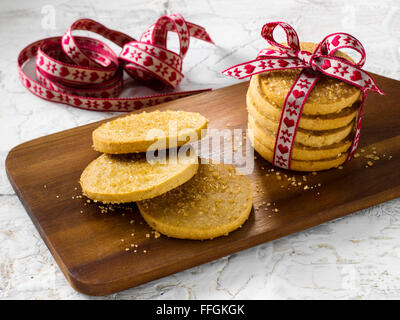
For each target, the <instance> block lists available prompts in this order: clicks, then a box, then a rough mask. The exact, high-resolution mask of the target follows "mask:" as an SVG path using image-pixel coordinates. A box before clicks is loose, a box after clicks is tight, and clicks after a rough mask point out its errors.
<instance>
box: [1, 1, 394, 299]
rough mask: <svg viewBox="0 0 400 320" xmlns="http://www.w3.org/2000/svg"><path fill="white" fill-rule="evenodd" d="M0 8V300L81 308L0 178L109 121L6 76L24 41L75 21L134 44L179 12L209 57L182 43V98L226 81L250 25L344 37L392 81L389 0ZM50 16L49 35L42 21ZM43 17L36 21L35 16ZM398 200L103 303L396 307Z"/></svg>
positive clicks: (244, 49)
mask: <svg viewBox="0 0 400 320" xmlns="http://www.w3.org/2000/svg"><path fill="white" fill-rule="evenodd" d="M49 3H50V1H22V0H13V1H1V2H0V39H1V41H0V55H1V59H0V97H1V107H0V137H1V140H0V166H1V169H0V299H47V298H50V299H90V297H88V296H85V295H82V294H79V293H77V292H75V291H74V290H73V289H72V288H71V287H70V286H69V284H68V282H67V281H66V280H65V278H64V276H63V275H62V273H61V271H60V270H59V269H58V267H57V265H56V263H55V261H54V259H53V257H52V256H51V254H50V252H49V251H48V249H47V248H46V246H45V244H44V242H43V241H42V239H41V238H40V236H39V234H38V232H37V231H36V229H35V227H34V226H33V224H32V222H31V220H30V219H29V217H28V215H27V213H26V212H25V210H24V208H23V207H22V205H21V203H20V201H19V200H18V198H17V196H16V195H15V193H14V192H13V190H12V188H11V186H10V184H9V182H8V180H7V177H6V174H5V170H4V160H5V157H6V155H7V152H8V151H9V150H10V149H11V148H12V147H13V146H15V145H17V144H19V143H21V142H24V141H27V140H30V139H33V138H36V137H39V136H43V135H46V134H49V133H53V132H57V131H61V130H64V129H68V128H72V127H76V126H79V125H83V124H86V123H90V122H93V121H96V120H100V119H103V118H106V117H110V116H112V114H110V113H96V112H89V111H83V110H77V109H74V108H70V107H67V106H64V105H60V104H54V103H49V102H46V101H43V100H40V99H38V98H36V97H34V96H33V95H31V94H29V93H28V92H27V91H26V90H25V89H24V88H23V87H22V85H21V84H20V83H19V80H18V78H17V69H16V57H17V54H18V52H19V51H20V50H21V49H22V48H23V47H24V46H25V45H27V44H28V43H30V42H32V41H34V40H37V39H40V38H44V37H48V36H52V35H61V34H62V33H63V32H64V30H65V29H66V28H67V26H69V24H70V23H71V22H73V21H74V20H75V19H77V18H82V17H89V18H93V19H96V20H98V21H100V22H102V23H104V24H105V25H107V26H108V27H110V28H114V29H118V30H121V31H124V32H126V33H129V34H131V35H132V36H136V37H138V36H139V35H140V34H141V32H143V31H144V30H145V29H146V28H147V27H148V26H149V23H150V22H153V21H155V20H156V18H157V17H159V16H160V15H162V14H165V13H173V12H180V13H182V14H183V16H184V17H185V18H186V19H187V20H189V21H192V22H194V23H197V24H200V25H202V26H205V27H206V28H207V30H208V31H209V33H210V34H211V37H212V38H213V40H214V41H215V42H216V43H217V46H216V47H213V46H210V45H208V44H205V43H202V42H200V41H195V40H194V41H192V43H191V47H190V49H189V52H188V55H187V58H186V59H185V61H184V70H183V71H184V74H185V78H184V80H183V82H182V84H181V89H194V88H208V87H212V88H219V87H223V86H227V85H230V84H233V83H235V82H236V81H235V80H233V79H229V78H226V77H224V76H222V75H221V74H220V71H221V70H223V69H225V68H226V67H228V66H231V65H232V64H234V63H237V62H240V61H244V60H246V59H250V58H252V57H254V56H255V55H256V53H257V52H258V50H260V49H261V48H263V47H264V45H265V42H264V41H263V40H262V39H261V38H260V36H259V34H260V29H261V26H262V25H263V24H264V23H265V22H267V21H272V20H282V21H286V22H288V23H290V24H292V25H293V26H294V27H295V28H296V30H297V31H298V33H299V35H300V37H301V39H302V40H308V41H319V40H321V39H322V38H323V37H324V36H325V35H326V34H328V33H332V32H337V31H345V32H348V33H351V34H353V35H355V36H356V37H357V38H359V39H360V40H361V42H362V43H363V44H364V46H365V47H366V50H367V63H366V66H365V68H366V69H367V70H369V71H373V72H376V73H379V74H382V75H386V76H388V77H392V78H395V79H400V46H399V44H400V1H398V0H392V1H374V0H368V1H366V0H362V1H361V0H359V1H345V0H341V1H323V0H298V1H295V0H290V1H289V0H279V1H232V0H230V1H228V0H223V1H222V0H209V1H188V0H187V1H185V0H176V1H172V0H171V1H161V0H160V1H158V0H156V1H147V0H142V1H137V0H135V1H133V0H124V1H105V0H92V1H89V0H77V1H65V0H64V1H62V0H58V1H52V2H51V7H50V8H49V7H46V5H48V4H49ZM53 9H54V12H55V20H54V22H55V25H51V23H50V24H48V23H46V22H48V21H49V20H46V19H45V16H46V14H45V13H46V12H49V10H50V11H52V10H53ZM42 12H43V13H42ZM399 244H400V200H399V199H397V200H393V201H390V202H387V203H384V204H381V205H378V206H376V207H373V208H369V209H367V210H363V211H360V212H357V213H354V214H352V215H349V216H347V217H345V218H342V219H339V220H335V221H332V222H329V223H325V224H323V225H320V226H318V227H315V228H312V229H309V230H306V231H303V232H299V233H297V234H294V235H291V236H288V237H285V238H282V239H279V240H276V241H272V242H269V243H265V244H263V245H260V246H257V247H254V248H252V249H249V250H245V251H243V252H240V253H238V254H234V255H231V256H229V257H225V258H223V259H220V260H217V261H214V262H212V263H208V264H205V265H202V266H199V267H196V268H192V269H190V270H187V271H184V272H181V273H178V274H175V275H172V276H169V277H166V278H163V279H159V280H156V281H153V282H150V283H147V284H144V285H142V286H140V287H137V288H133V289H130V290H126V291H124V292H120V293H117V294H114V295H110V296H107V297H105V298H106V299H161V298H166V299H173V298H175V299H206V298H209V299H217V298H221V299H239V298H244V299H265V298H270V299H317V298H322V299H371V298H377V299H396V298H397V299H398V298H400V247H399Z"/></svg>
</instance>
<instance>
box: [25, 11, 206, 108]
mask: <svg viewBox="0 0 400 320" xmlns="http://www.w3.org/2000/svg"><path fill="white" fill-rule="evenodd" d="M74 30H87V31H91V32H94V33H97V34H99V35H101V36H103V37H104V38H106V39H108V40H110V41H111V42H113V43H115V44H116V45H118V46H119V47H121V48H122V50H121V53H120V55H119V56H117V55H116V54H115V52H114V51H113V50H112V49H111V48H110V47H109V46H108V45H106V44H105V43H104V42H101V41H99V40H97V39H94V38H88V37H83V36H73V35H72V31H74ZM168 31H172V32H176V33H177V35H178V39H179V45H180V51H179V53H176V52H173V51H171V50H168V49H167V33H168ZM191 37H194V38H197V39H200V40H203V41H206V42H209V43H212V44H213V42H212V40H211V38H210V36H209V35H208V33H207V32H206V31H205V29H204V28H203V27H200V26H198V25H196V24H193V23H191V22H187V21H185V19H184V18H183V17H182V16H181V15H180V14H170V15H166V16H162V17H160V18H159V19H158V20H157V21H156V22H155V23H154V24H153V25H151V26H150V28H149V29H148V30H147V31H146V32H145V33H144V34H143V35H142V36H141V38H140V40H139V41H136V40H135V39H133V38H131V37H130V36H128V35H126V34H124V33H121V32H119V31H115V30H111V29H108V28H106V27H105V26H103V25H102V24H100V23H98V22H96V21H93V20H90V19H80V20H77V21H75V22H74V23H73V24H72V25H71V26H70V27H69V28H68V30H67V31H66V32H65V34H64V35H63V36H62V37H53V38H47V39H43V40H39V41H36V42H34V43H32V44H30V45H28V46H27V47H25V48H24V49H23V50H22V51H21V52H20V54H19V56H18V70H19V76H20V80H21V82H22V84H23V85H24V86H25V87H26V88H27V89H28V90H29V91H30V92H32V93H33V94H35V95H36V96H39V97H40V98H42V99H45V100H50V101H54V102H59V103H64V104H68V105H70V106H73V107H77V108H81V109H86V110H96V111H132V110H137V109H140V108H142V107H145V106H152V105H156V104H159V103H162V102H166V101H170V100H174V99H179V98H181V97H185V96H189V95H193V94H197V93H200V92H203V91H208V90H210V89H205V90H195V91H184V92H169V93H163V94H157V95H152V96H145V97H127V98H125V97H120V98H118V96H119V94H120V92H121V90H122V88H123V72H124V71H125V72H126V73H128V74H129V75H130V76H131V77H132V78H133V79H134V80H135V81H136V83H138V84H141V85H144V86H147V87H151V88H153V89H155V90H167V91H168V89H175V88H176V86H177V85H178V84H179V83H180V81H181V80H182V78H183V74H182V61H183V58H184V57H185V54H186V52H187V50H188V48H189V42H190V38H191ZM33 57H36V78H37V80H34V79H32V78H31V77H29V76H28V75H27V74H26V73H25V71H24V68H23V67H24V64H25V63H26V62H27V61H28V60H30V59H31V58H33ZM169 91H171V90H169Z"/></svg>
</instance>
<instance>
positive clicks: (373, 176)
mask: <svg viewBox="0 0 400 320" xmlns="http://www.w3.org/2000/svg"><path fill="white" fill-rule="evenodd" d="M374 77H375V79H376V81H377V83H378V85H380V87H381V88H382V89H383V90H384V91H385V93H386V96H384V97H382V96H378V95H376V94H369V95H368V99H367V103H366V114H365V118H364V121H363V128H362V134H361V141H360V147H359V150H361V149H363V150H365V152H364V153H360V154H361V156H360V157H358V158H356V159H353V160H352V161H351V162H350V163H348V164H346V165H344V167H343V169H341V170H340V169H333V170H328V171H324V172H320V173H318V174H317V175H312V174H304V173H293V172H285V171H283V170H279V171H280V173H281V175H282V176H283V177H284V175H285V174H286V175H287V178H283V179H282V180H278V179H277V178H276V175H275V172H271V168H272V166H271V165H270V164H269V163H268V162H267V161H265V160H263V159H262V158H261V157H260V156H257V154H256V160H255V168H254V171H253V173H252V174H251V175H249V177H250V179H251V181H252V184H253V187H254V208H255V210H253V211H252V213H251V215H250V218H249V220H248V221H247V222H246V223H245V224H244V225H243V227H242V228H240V229H239V230H237V231H235V232H233V233H231V234H229V235H228V236H225V237H221V238H217V239H214V240H208V241H190V240H178V239H172V238H167V237H165V236H161V237H159V238H157V239H156V238H155V237H154V235H153V234H152V233H151V229H150V228H149V227H148V226H147V225H146V223H145V222H144V221H143V219H142V218H141V217H140V214H139V213H138V210H137V208H136V205H135V204H132V205H130V206H129V207H128V208H127V209H116V210H115V211H114V212H108V213H102V212H101V209H99V203H93V202H91V203H88V202H87V199H86V198H84V197H83V198H79V197H78V198H76V196H77V195H79V194H80V192H81V190H80V187H79V184H78V179H79V176H80V174H81V172H82V170H83V169H84V168H85V167H86V166H87V164H88V163H89V162H90V161H92V160H93V159H95V158H96V157H97V156H98V155H99V154H98V153H97V152H95V151H94V150H93V149H92V147H91V145H92V141H91V133H92V131H93V130H94V129H95V128H96V127H97V126H99V124H100V123H101V122H96V123H92V124H89V125H85V126H81V127H78V128H74V129H70V130H66V131H63V132H59V133H56V134H52V135H48V136H45V137H42V138H38V139H35V140H32V141H29V142H26V143H23V144H21V145H19V146H17V147H15V148H13V149H12V150H11V151H10V153H9V154H8V157H7V160H6V170H7V174H8V177H9V179H10V181H11V184H12V185H13V188H14V189H15V191H16V193H17V194H18V196H19V198H20V200H21V202H22V203H23V205H24V206H25V208H26V210H27V212H28V214H29V216H30V217H31V219H32V221H33V223H34V224H35V226H36V228H37V229H38V230H39V232H40V234H41V236H42V238H43V240H44V241H45V243H46V245H47V246H48V248H49V250H50V251H51V253H52V254H53V256H54V258H55V260H56V261H57V263H58V265H59V267H60V268H61V270H62V271H63V273H64V274H65V276H66V278H67V279H68V281H69V282H70V283H71V286H72V287H73V288H75V289H76V290H77V291H79V292H82V293H85V294H88V295H106V294H110V293H114V292H117V291H120V290H123V289H127V288H130V287H133V286H137V285H139V284H142V283H145V282H148V281H151V280H154V279H157V278H160V277H163V276H166V275H169V274H172V273H175V272H178V271H181V270H184V269H187V268H190V267H193V266H196V265H199V264H202V263H205V262H208V261H212V260H214V259H218V258H220V257H223V256H226V255H229V254H232V253H234V252H237V251H240V250H244V249H247V248H249V247H252V246H255V245H257V244H261V243H263V242H265V241H270V240H273V239H276V238H279V237H283V236H286V235H288V234H290V233H293V232H298V231H301V230H304V229H306V228H310V227H312V226H315V225H318V224H321V223H323V222H326V221H329V220H332V219H335V218H339V217H342V216H344V215H347V214H349V213H352V212H355V211H358V210H361V209H363V208H366V207H369V206H373V205H376V204H378V203H381V202H384V201H388V200H390V199H393V198H396V197H399V196H400V170H399V165H400V162H399V159H400V124H399V119H400V105H399V104H400V103H399V101H400V82H399V81H396V80H392V79H388V78H384V77H381V76H376V75H374ZM246 90H247V82H245V83H240V84H238V85H234V86H231V87H226V88H222V89H219V90H215V91H212V92H207V93H203V94H199V95H196V96H191V97H187V98H183V99H180V100H177V101H172V102H168V103H165V104H162V105H158V106H155V107H151V108H147V109H146V111H151V110H156V109H160V110H163V109H171V110H186V111H197V112H200V113H201V114H203V115H204V116H205V117H207V118H208V119H210V125H209V127H210V128H219V129H223V128H226V126H227V124H229V128H231V129H232V128H242V129H245V128H246V126H247V113H246V108H245V94H246ZM138 112H141V111H138ZM122 116H123V115H122ZM102 122H104V121H102ZM373 152H375V155H376V156H379V160H378V161H375V160H374V161H373V163H374V164H373V165H372V166H368V165H367V162H368V161H370V160H369V159H367V158H366V157H365V155H367V154H373ZM366 166H367V168H366ZM275 170H276V169H275ZM303 176H305V177H306V179H307V181H303ZM293 177H295V178H296V180H297V181H303V183H302V185H301V186H296V187H294V186H291V181H288V180H287V179H288V178H291V179H293ZM305 185H307V186H310V187H313V189H311V188H309V189H307V190H304V186H305ZM267 203H271V206H270V207H267V205H266V204H267ZM275 208H277V209H278V210H279V211H278V212H274V211H273V209H275ZM132 234H133V235H132ZM148 235H150V237H148ZM135 245H137V246H135ZM126 248H130V250H129V251H126ZM135 250H136V252H135ZM243 272H246V271H245V270H244V271H243Z"/></svg>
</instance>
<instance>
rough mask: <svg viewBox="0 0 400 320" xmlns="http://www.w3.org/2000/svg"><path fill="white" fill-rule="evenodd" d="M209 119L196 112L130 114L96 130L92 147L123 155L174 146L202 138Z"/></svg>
mask: <svg viewBox="0 0 400 320" xmlns="http://www.w3.org/2000/svg"><path fill="white" fill-rule="evenodd" d="M207 123H208V120H207V119H206V118H205V117H203V116H202V115H201V114H200V113H197V112H186V111H158V110H157V111H153V112H142V113H138V114H130V115H128V116H125V117H121V118H117V119H115V120H112V121H109V122H106V123H104V124H102V125H101V126H100V127H99V128H97V129H96V130H94V131H93V134H92V137H93V148H94V149H95V150H97V151H99V152H104V153H110V154H123V153H134V152H146V151H148V150H158V149H167V148H174V147H179V146H182V145H184V144H185V143H186V142H188V141H190V142H193V141H196V140H198V139H201V138H202V133H204V132H202V129H206V128H207Z"/></svg>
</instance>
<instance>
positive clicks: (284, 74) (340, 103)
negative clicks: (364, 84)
mask: <svg viewBox="0 0 400 320" xmlns="http://www.w3.org/2000/svg"><path fill="white" fill-rule="evenodd" d="M316 46H317V44H314V43H311V42H302V43H301V44H300V47H301V49H302V50H305V51H309V52H313V51H314V49H315V48H316ZM335 56H338V57H343V58H345V59H347V60H350V61H352V62H353V60H352V59H351V58H350V57H349V56H348V55H346V54H345V53H343V52H340V51H337V52H336V53H335ZM301 70H302V69H289V70H277V71H268V72H265V73H262V74H259V75H256V76H255V77H256V78H257V80H258V82H259V86H260V90H261V92H262V93H263V94H264V95H265V97H267V98H268V100H269V101H270V102H271V103H273V104H275V105H277V106H278V107H282V106H283V104H284V101H285V98H286V95H287V94H288V92H289V89H290V88H291V87H292V85H293V83H294V81H295V80H296V79H297V77H298V75H299V73H300V72H301ZM359 96H360V90H359V89H357V88H356V87H354V86H352V85H350V84H348V83H346V82H343V81H341V80H339V79H336V78H332V77H328V76H325V75H321V76H320V78H319V79H318V81H317V83H316V85H315V86H314V88H313V89H312V91H311V92H310V94H309V96H308V97H307V100H306V103H305V110H304V111H305V112H306V113H309V112H307V111H310V113H311V114H315V113H314V112H312V111H313V109H318V106H321V105H322V106H325V108H327V111H331V110H333V111H332V112H338V111H340V110H341V109H343V108H345V107H348V106H350V105H352V104H353V103H354V102H355V101H356V100H357V99H358V98H359ZM316 113H317V112H316ZM326 113H330V112H322V113H321V114H326Z"/></svg>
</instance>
